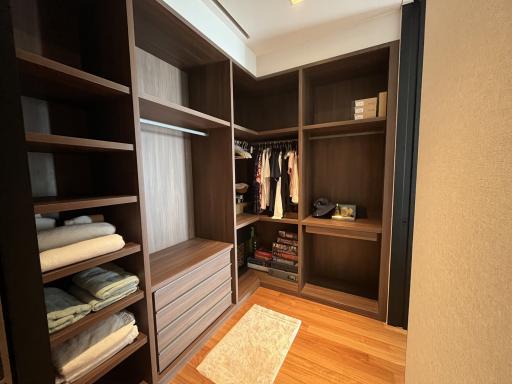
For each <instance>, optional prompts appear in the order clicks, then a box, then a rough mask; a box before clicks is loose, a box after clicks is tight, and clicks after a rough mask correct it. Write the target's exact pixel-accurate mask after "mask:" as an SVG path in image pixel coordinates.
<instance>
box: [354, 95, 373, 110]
mask: <svg viewBox="0 0 512 384" xmlns="http://www.w3.org/2000/svg"><path fill="white" fill-rule="evenodd" d="M353 104H354V107H370V106H375V108H377V98H376V97H370V98H368V99H359V100H354V103H353Z"/></svg>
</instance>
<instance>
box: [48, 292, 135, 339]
mask: <svg viewBox="0 0 512 384" xmlns="http://www.w3.org/2000/svg"><path fill="white" fill-rule="evenodd" d="M143 298H144V292H143V291H141V290H140V289H139V290H138V291H136V292H134V293H132V294H131V295H129V296H127V297H125V298H123V299H121V300H119V301H116V302H115V303H112V304H111V305H109V306H108V307H105V308H103V309H102V310H100V311H98V312H91V313H89V314H88V315H86V316H85V317H83V318H81V319H80V320H78V321H77V322H76V323H73V324H71V325H70V326H69V327H66V328H63V329H61V330H60V331H57V332H55V333H52V334H51V335H50V345H51V346H52V348H55V347H56V346H57V345H59V344H62V343H63V342H65V341H66V340H69V339H70V338H72V337H73V336H76V335H78V334H79V333H81V332H82V331H84V330H86V329H87V328H89V327H91V326H92V325H94V324H97V323H98V322H99V321H101V320H105V319H106V318H107V317H109V316H111V315H113V314H115V313H117V312H120V311H122V310H123V309H126V308H128V307H129V306H130V305H132V304H135V303H137V302H138V301H140V300H142V299H143Z"/></svg>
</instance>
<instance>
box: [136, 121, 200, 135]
mask: <svg viewBox="0 0 512 384" xmlns="http://www.w3.org/2000/svg"><path fill="white" fill-rule="evenodd" d="M140 122H141V123H143V124H149V125H154V126H155V127H161V128H167V129H172V130H174V131H180V132H185V133H191V134H192V135H197V136H208V133H207V132H202V131H196V130H194V129H189V128H183V127H178V126H176V125H171V124H165V123H161V122H159V121H154V120H148V119H142V118H141V119H140Z"/></svg>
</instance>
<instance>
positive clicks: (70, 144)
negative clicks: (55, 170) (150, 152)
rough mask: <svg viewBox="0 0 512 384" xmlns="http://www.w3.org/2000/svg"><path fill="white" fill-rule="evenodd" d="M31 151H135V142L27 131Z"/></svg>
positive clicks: (26, 138) (26, 135) (26, 137)
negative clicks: (128, 142) (127, 142)
mask: <svg viewBox="0 0 512 384" xmlns="http://www.w3.org/2000/svg"><path fill="white" fill-rule="evenodd" d="M25 141H26V142H27V146H28V150H29V152H118V151H133V144H126V143H118V142H114V141H103V140H93V139H84V138H80V137H70V136H60V135H51V134H47V133H38V132H27V133H25Z"/></svg>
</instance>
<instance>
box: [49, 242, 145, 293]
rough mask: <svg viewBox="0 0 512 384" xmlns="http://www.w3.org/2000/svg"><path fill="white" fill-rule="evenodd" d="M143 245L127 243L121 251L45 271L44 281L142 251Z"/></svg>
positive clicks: (56, 278) (69, 274)
mask: <svg viewBox="0 0 512 384" xmlns="http://www.w3.org/2000/svg"><path fill="white" fill-rule="evenodd" d="M140 251H141V246H140V245H139V244H135V243H126V244H125V246H124V247H123V248H121V249H120V250H119V251H115V252H110V253H107V254H105V255H102V256H98V257H94V258H92V259H89V260H85V261H82V262H80V263H76V264H71V265H68V266H66V267H62V268H58V269H54V270H53V271H49V272H45V273H43V283H45V284H46V283H50V282H52V281H55V280H58V279H62V278H63V277H66V276H71V275H74V274H75V273H78V272H81V271H85V270H86V269H89V268H94V267H97V266H98V265H101V264H105V263H108V262H111V261H114V260H117V259H120V258H122V257H125V256H128V255H133V254H134V253H137V252H140Z"/></svg>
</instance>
